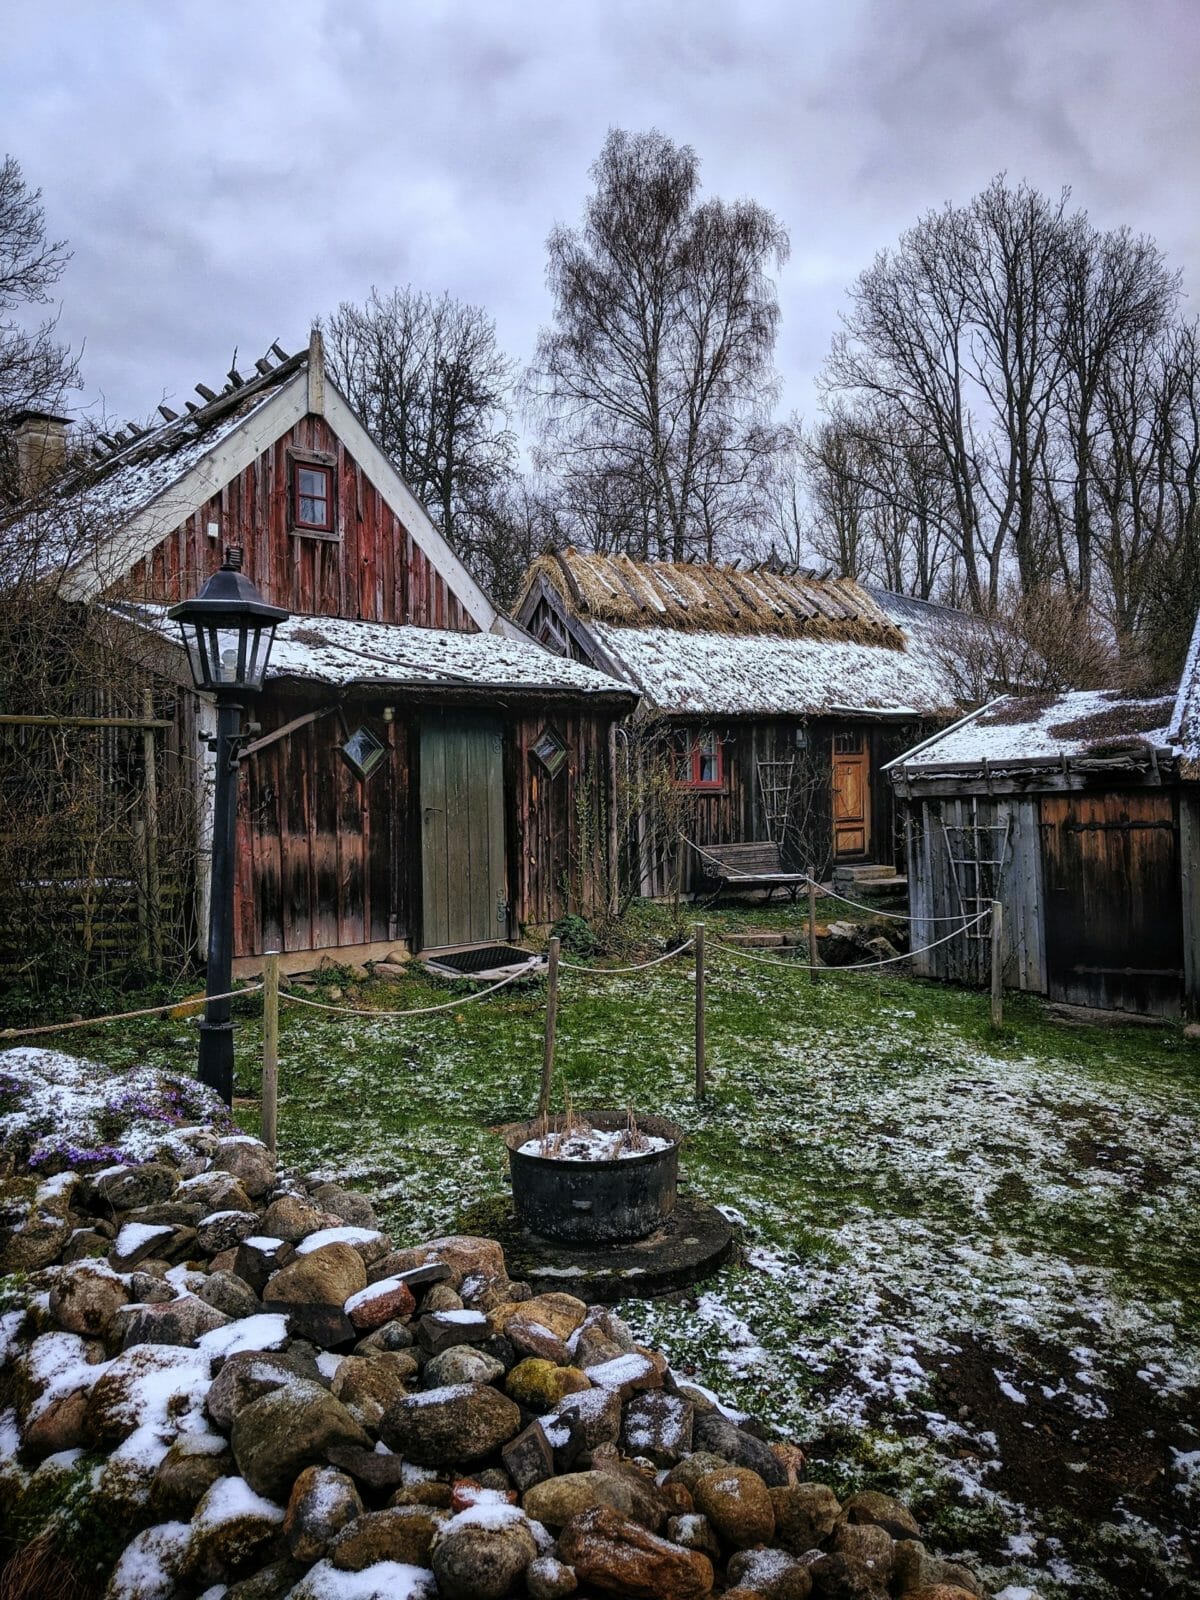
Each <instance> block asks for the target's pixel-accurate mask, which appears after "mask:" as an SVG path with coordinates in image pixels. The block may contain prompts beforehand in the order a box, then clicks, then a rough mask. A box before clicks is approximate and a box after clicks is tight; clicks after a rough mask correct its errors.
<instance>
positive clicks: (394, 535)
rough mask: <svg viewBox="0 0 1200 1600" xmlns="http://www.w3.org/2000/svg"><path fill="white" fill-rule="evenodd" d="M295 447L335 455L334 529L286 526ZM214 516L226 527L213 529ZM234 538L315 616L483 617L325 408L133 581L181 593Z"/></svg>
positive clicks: (170, 533) (453, 624) (459, 625)
mask: <svg viewBox="0 0 1200 1600" xmlns="http://www.w3.org/2000/svg"><path fill="white" fill-rule="evenodd" d="M289 450H294V451H298V452H300V453H301V454H305V453H309V454H312V453H317V454H320V455H323V456H327V457H329V459H330V461H331V462H332V463H333V464H334V466H335V470H336V473H337V496H338V533H339V537H338V538H336V539H331V538H321V537H316V536H313V535H311V534H305V533H298V532H292V531H290V530H289V527H288V492H289V482H290V467H289V454H288V452H289ZM210 523H215V524H216V525H217V526H218V528H219V530H220V532H219V535H218V537H217V538H216V539H210V538H209V537H208V526H209V524H210ZM227 544H240V545H241V546H242V547H243V549H244V550H245V571H246V574H247V576H248V577H250V578H251V579H252V580H253V581H254V582H255V583H256V584H257V585H258V587H259V589H260V590H261V591H262V593H263V595H264V596H265V597H266V599H267V600H269V601H270V602H271V603H272V604H273V605H281V606H286V607H287V608H288V609H289V610H290V611H293V612H296V613H304V614H306V615H313V616H328V617H332V616H339V617H351V618H355V619H358V620H362V621H368V622H412V623H416V624H418V625H419V626H422V627H429V628H449V629H452V630H454V631H456V632H465V633H473V632H475V631H476V629H475V623H474V622H473V621H472V620H471V618H470V617H469V616H468V614H467V612H466V610H465V608H464V607H463V606H462V604H461V603H460V602H459V600H458V599H457V598H456V597H455V596H454V594H453V593H452V592H451V590H450V588H449V586H448V585H447V583H446V581H445V579H444V578H442V576H441V575H440V574H439V573H438V572H437V571H436V570H435V568H434V567H433V565H432V563H431V562H430V561H429V559H428V557H427V556H426V555H425V553H424V551H422V550H421V548H420V546H419V545H418V544H417V543H416V542H415V541H414V539H413V538H412V535H411V533H410V531H409V530H408V529H407V528H405V526H404V524H403V523H402V522H401V520H400V518H399V517H397V516H396V514H395V512H393V511H392V509H391V508H390V507H389V506H388V505H387V504H386V502H385V501H384V499H383V497H382V495H381V494H380V493H379V491H378V489H376V487H375V485H374V484H373V483H372V482H371V481H370V479H369V478H368V477H367V476H366V474H365V473H364V472H363V471H362V469H361V467H360V466H359V464H358V463H357V462H356V461H355V460H354V458H353V457H352V456H351V455H350V453H349V452H348V451H347V450H346V448H345V446H344V445H343V444H342V442H341V441H340V439H338V438H337V436H336V435H335V434H334V433H333V431H332V429H331V428H330V427H329V425H328V423H327V422H326V421H325V419H324V418H323V417H316V416H309V417H305V418H303V419H302V420H301V421H300V422H298V423H297V424H296V426H295V427H294V428H293V429H291V430H290V432H289V433H287V434H286V435H284V437H283V438H281V439H279V440H278V441H277V442H276V443H275V444H273V445H272V446H271V447H270V449H268V450H264V451H263V453H262V454H261V455H260V456H259V457H258V458H257V460H256V461H255V462H254V463H253V464H252V465H251V466H249V467H247V468H246V470H245V471H244V472H242V473H241V474H240V475H239V476H238V477H236V478H235V479H234V480H233V481H232V482H231V483H229V484H227V485H226V487H225V488H223V489H222V490H220V492H219V493H217V494H215V495H213V496H212V498H211V499H210V500H208V501H207V502H206V503H205V504H204V505H203V506H202V507H201V508H200V510H199V511H197V512H196V513H195V514H194V515H192V516H190V517H188V518H187V520H186V521H185V522H182V523H180V524H179V526H178V527H176V528H173V529H169V530H164V533H163V537H162V538H161V539H160V540H159V542H158V544H157V545H156V546H155V547H154V549H153V550H152V551H151V552H150V554H149V556H147V557H146V558H145V559H144V560H142V561H139V562H138V563H137V564H136V565H135V566H134V568H133V570H132V572H131V574H130V577H129V580H128V583H127V584H126V585H125V586H124V587H125V589H126V591H127V592H128V593H129V594H130V595H133V596H136V597H138V598H141V599H146V600H153V601H157V602H160V603H164V602H174V601H176V600H181V599H183V598H184V597H185V596H186V595H189V594H195V593H196V591H197V590H198V589H199V587H200V585H201V584H202V583H203V582H204V580H205V579H206V578H207V577H208V576H209V575H210V573H212V572H213V570H214V569H215V568H216V567H217V566H219V565H220V558H221V553H222V550H223V548H224V546H225V545H227Z"/></svg>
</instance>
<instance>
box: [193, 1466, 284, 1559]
mask: <svg viewBox="0 0 1200 1600" xmlns="http://www.w3.org/2000/svg"><path fill="white" fill-rule="evenodd" d="M282 1522H283V1507H282V1506H279V1505H276V1504H275V1503H274V1502H273V1501H271V1500H266V1499H264V1498H263V1496H262V1495H261V1494H257V1493H255V1491H254V1489H253V1488H251V1486H250V1484H248V1483H247V1482H246V1480H245V1479H244V1478H233V1477H230V1478H218V1479H217V1480H216V1482H215V1483H213V1485H212V1486H211V1488H210V1489H209V1490H208V1492H207V1493H206V1494H205V1496H204V1498H203V1499H202V1500H201V1502H200V1504H199V1505H198V1506H197V1507H196V1510H195V1514H194V1515H193V1517H192V1539H191V1544H190V1545H189V1547H188V1553H187V1557H186V1559H185V1561H184V1563H183V1575H184V1576H185V1577H187V1578H188V1579H190V1580H191V1581H192V1582H193V1583H204V1582H209V1583H216V1582H218V1581H219V1580H221V1579H228V1578H229V1577H230V1576H231V1575H233V1574H236V1573H238V1572H240V1571H242V1570H244V1569H245V1568H246V1567H247V1566H249V1565H251V1564H252V1563H253V1562H254V1560H255V1558H256V1557H259V1556H261V1554H262V1553H263V1552H264V1551H265V1550H266V1548H267V1547H268V1546H269V1545H270V1544H272V1543H273V1541H274V1539H275V1536H276V1534H277V1533H278V1532H279V1528H280V1525H281V1524H282Z"/></svg>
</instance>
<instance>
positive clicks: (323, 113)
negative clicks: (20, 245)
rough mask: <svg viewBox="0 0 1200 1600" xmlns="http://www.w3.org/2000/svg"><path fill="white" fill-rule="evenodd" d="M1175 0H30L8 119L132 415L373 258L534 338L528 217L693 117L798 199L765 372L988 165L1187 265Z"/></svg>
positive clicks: (252, 349) (380, 279) (770, 193)
mask: <svg viewBox="0 0 1200 1600" xmlns="http://www.w3.org/2000/svg"><path fill="white" fill-rule="evenodd" d="M1197 31H1198V30H1196V28H1195V26H1194V10H1193V8H1192V6H1191V5H1190V3H1188V0H1145V3H1143V4H1140V5H1138V6H1136V7H1131V6H1129V5H1127V4H1126V3H1125V0H1005V3H1003V4H1001V3H1000V0H904V3H902V4H898V3H897V0H849V3H848V0H807V3H805V4H800V5H797V4H795V3H785V0H736V3H729V4H716V3H709V4H696V3H695V0H692V3H684V0H660V3H657V4H646V3H645V0H639V3H632V0H607V3H606V0H579V3H574V0H572V3H567V4H564V3H562V0H526V3H524V4H522V3H518V0H457V3H454V4H436V3H432V0H421V3H416V0H414V3H410V4H407V5H397V4H395V3H389V0H343V3H340V4H334V3H326V0H292V3H290V4H289V5H288V6H287V7H282V6H281V7H274V6H270V7H267V6H255V5H253V4H249V3H247V0H236V3H235V0H210V3H208V4H207V5H205V6H204V7H187V8H183V7H180V8H175V7H172V8H164V7H162V6H161V5H159V4H157V3H153V4H152V3H150V0H127V3H125V4H122V5H120V6H106V7H99V6H96V5H94V4H90V3H86V0H74V3H69V4H67V5H66V6H65V7H63V6H60V7H58V8H56V12H55V13H54V14H46V15H44V16H42V15H39V14H38V13H36V12H35V11H34V9H33V8H32V7H24V8H20V10H19V12H18V14H17V15H16V17H15V18H14V19H11V20H10V22H9V24H8V37H7V39H6V46H7V48H6V53H5V58H4V61H3V63H2V64H0V130H2V134H3V145H4V148H6V149H11V150H12V151H13V153H14V154H16V155H17V156H18V158H19V159H20V160H21V161H22V163H23V165H24V167H25V169H26V173H27V176H28V177H29V178H30V179H31V181H33V182H35V183H39V184H41V185H42V186H43V188H44V190H45V201H46V205H47V211H48V214H49V218H50V224H51V227H52V228H53V229H54V230H55V231H56V232H58V233H63V234H67V235H68V236H69V237H70V238H71V240H72V243H73V247H74V250H75V259H74V261H73V262H72V264H71V267H70V268H69V270H68V273H67V275H66V277H65V278H64V280H63V286H62V287H63V295H64V308H63V319H62V327H63V330H64V332H65V333H66V334H67V335H68V336H69V337H70V338H71V339H72V340H73V341H75V342H79V341H80V340H81V339H83V337H84V336H85V335H86V337H87V351H86V356H85V377H86V379H87V383H88V389H89V392H90V393H92V394H95V393H96V392H99V391H103V393H104V396H105V400H106V403H107V404H108V405H109V406H110V407H111V408H112V409H113V410H114V411H116V412H119V413H121V414H130V415H142V414H144V413H145V412H146V410H147V408H148V407H150V406H152V405H153V404H154V402H155V401H156V400H157V399H158V398H159V397H160V395H161V394H162V392H163V390H164V388H165V389H167V390H168V391H171V392H176V393H178V392H186V391H187V390H188V389H190V386H191V384H192V382H193V381H194V380H195V379H196V378H198V377H205V378H207V379H209V380H211V378H212V377H213V376H214V375H219V373H220V371H221V370H222V368H223V366H224V365H226V364H227V363H228V359H229V356H230V354H231V352H232V349H233V346H234V344H235V343H236V344H238V345H239V346H240V347H241V351H242V353H243V355H244V356H245V357H247V358H250V357H252V356H253V355H255V354H257V353H258V352H259V350H260V349H261V348H262V347H263V346H265V344H266V343H267V342H268V341H269V340H270V339H271V338H272V337H278V338H280V339H281V341H282V342H283V343H285V344H287V345H290V346H293V347H294V346H295V345H296V344H297V343H298V342H299V341H300V340H302V339H303V337H304V336H305V333H306V330H307V326H308V322H309V320H310V318H311V317H312V316H313V315H314V314H317V313H320V312H328V311H330V310H332V309H333V308H334V307H335V306H336V304H337V303H338V301H339V300H341V299H343V298H352V299H357V298H360V297H361V296H363V295H365V294H366V293H367V291H368V290H369V288H370V286H371V285H372V284H373V283H374V284H377V285H379V286H380V287H381V288H384V289H386V288H388V287H390V286H391V285H392V284H394V283H403V282H407V281H412V282H415V283H418V284H420V285H421V286H422V287H425V288H428V289H431V290H434V291H438V290H440V289H442V288H446V289H448V290H450V291H451V292H452V293H453V294H456V295H458V296H460V297H461V298H464V299H469V300H472V301H474V302H476V303H478V304H481V305H483V306H485V307H486V308H487V309H488V310H489V311H490V312H491V313H492V315H494V316H495V318H496V320H497V323H498V326H499V329H500V333H501V337H502V339H503V340H504V342H505V345H506V347H507V348H508V349H509V351H510V352H511V354H512V355H513V356H515V357H517V358H518V359H522V360H523V359H526V358H527V357H528V356H529V354H530V353H531V351H532V348H533V343H534V339H535V337H536V332H537V327H538V325H539V323H540V322H541V321H543V320H544V319H545V317H546V316H547V314H548V310H549V306H548V302H547V297H546V291H545V284H544V242H545V238H546V235H547V233H548V232H549V230H550V228H551V227H552V226H553V224H554V223H555V222H571V221H574V220H575V219H576V218H577V217H578V216H579V213H580V210H581V206H582V203H583V199H584V196H585V194H586V192H587V187H588V179H587V169H588V166H589V164H590V162H591V161H592V159H593V158H594V157H595V155H596V153H597V152H598V150H599V147H600V144H601V142H602V140H603V138H604V135H605V132H606V130H607V128H608V127H609V126H610V125H614V124H615V125H619V126H625V127H647V126H650V125H652V124H653V125H656V126H658V127H660V128H662V129H663V130H664V131H665V132H666V133H668V134H669V135H671V136H672V137H673V138H676V139H680V140H686V141H688V142H690V143H692V144H693V145H694V146H695V147H696V149H697V150H698V152H699V153H700V155H701V157H702V160H703V163H704V165H703V173H704V178H705V182H706V185H707V187H708V189H709V191H710V192H714V193H720V194H726V195H736V194H750V195H753V196H755V197H756V198H758V199H760V200H761V201H763V203H765V204H767V205H769V206H771V208H772V209H773V210H775V211H776V212H777V213H778V215H779V216H780V217H781V218H782V220H783V221H784V222H785V223H786V225H787V226H788V228H789V230H790V232H791V235H792V240H793V256H792V260H791V261H790V263H789V264H788V266H787V267H786V268H785V269H784V271H783V273H782V275H781V278H780V294H781V299H782V303H783V309H784V321H783V327H782V331H781V338H780V347H779V361H780V366H781V369H782V371H783V373H784V377H785V404H787V405H789V406H796V407H798V408H800V409H801V410H803V411H805V412H807V413H809V414H811V413H812V412H813V410H814V408H815V400H814V393H813V387H812V380H813V376H814V373H815V372H816V370H817V368H818V367H819V365H820V362H821V359H822V356H823V354H824V352H825V350H826V349H827V347H828V342H829V338H830V336H831V334H832V333H833V331H834V330H835V327H836V321H837V313H838V310H839V307H840V306H841V305H842V304H843V302H844V293H845V289H846V286H847V285H848V284H849V283H850V281H851V280H852V279H853V277H854V275H855V274H856V273H857V272H858V271H859V270H860V269H861V268H862V267H863V266H865V265H866V264H867V262H869V260H870V259H871V257H872V256H873V254H874V253H875V251H876V250H877V249H879V248H880V247H881V246H884V245H886V244H888V243H890V242H892V241H893V240H894V239H895V238H896V236H897V235H898V233H899V232H900V231H901V230H902V229H903V228H904V227H905V226H906V225H907V224H908V223H910V222H911V221H912V220H913V219H914V218H915V217H916V216H917V215H918V214H919V213H920V212H922V211H924V210H926V209H928V208H929V207H931V206H936V205H939V204H941V203H942V202H943V201H944V200H946V199H951V198H953V199H966V198H967V197H968V196H969V195H970V194H971V193H973V192H974V191H975V190H976V189H978V188H979V187H981V186H982V185H983V184H985V183H986V182H987V181H988V179H989V178H990V177H991V176H992V175H993V173H995V172H996V171H998V170H1000V169H1001V168H1004V169H1006V170H1008V171H1009V173H1010V174H1011V175H1012V176H1013V177H1028V178H1029V179H1030V180H1031V181H1033V182H1035V183H1038V184H1040V185H1041V186H1042V187H1044V188H1048V189H1052V190H1057V189H1058V188H1059V187H1060V186H1061V185H1062V184H1063V183H1071V184H1073V185H1074V186H1075V197H1076V200H1077V201H1078V202H1079V203H1081V204H1084V205H1086V206H1087V207H1088V208H1089V209H1090V210H1091V211H1092V213H1093V215H1094V216H1095V218H1096V220H1097V221H1099V222H1101V223H1103V224H1105V225H1113V224H1116V223H1119V222H1129V223H1130V224H1131V225H1133V226H1134V227H1135V228H1137V229H1139V230H1145V231H1149V232H1151V233H1153V234H1154V235H1155V236H1156V237H1157V238H1158V239H1159V242H1160V243H1161V244H1162V245H1163V246H1164V247H1165V248H1166V249H1167V250H1168V251H1169V253H1170V255H1171V258H1172V260H1173V262H1174V263H1175V264H1176V265H1180V266H1183V267H1184V268H1185V269H1186V270H1187V272H1188V273H1189V274H1191V273H1192V271H1193V269H1194V263H1195V259H1196V254H1197V248H1198V246H1200V229H1198V225H1197V222H1196V220H1195V207H1194V204H1193V203H1192V196H1191V193H1190V185H1191V182H1192V180H1193V178H1194V156H1195V150H1196V147H1197V145H1196V136H1197V132H1198V129H1197V118H1198V110H1197V99H1196V96H1195V94H1194V83H1195V81H1196V80H1195V69H1196V50H1197Z"/></svg>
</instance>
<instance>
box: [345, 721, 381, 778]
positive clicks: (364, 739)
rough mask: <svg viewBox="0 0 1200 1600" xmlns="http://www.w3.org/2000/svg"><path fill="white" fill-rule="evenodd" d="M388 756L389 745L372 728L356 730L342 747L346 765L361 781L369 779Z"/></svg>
mask: <svg viewBox="0 0 1200 1600" xmlns="http://www.w3.org/2000/svg"><path fill="white" fill-rule="evenodd" d="M386 754H387V745H385V744H384V743H383V741H382V740H381V739H377V738H376V737H375V735H374V734H373V733H372V732H371V730H370V728H355V730H354V732H353V733H352V734H351V735H350V737H349V738H348V739H347V740H346V742H345V744H344V745H343V746H342V756H343V757H344V759H345V762H346V765H347V766H348V767H349V768H350V770H351V771H352V772H353V773H354V774H355V775H356V776H357V777H358V778H360V779H363V780H365V779H367V778H369V777H370V776H371V774H372V773H373V772H374V771H375V768H376V767H377V766H378V765H379V763H380V762H381V761H382V760H383V758H384V756H385V755H386Z"/></svg>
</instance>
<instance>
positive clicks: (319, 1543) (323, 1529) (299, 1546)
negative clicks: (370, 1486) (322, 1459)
mask: <svg viewBox="0 0 1200 1600" xmlns="http://www.w3.org/2000/svg"><path fill="white" fill-rule="evenodd" d="M362 1509H363V1503H362V1499H361V1498H360V1496H359V1493H358V1490H357V1489H356V1488H355V1485H354V1480H353V1478H351V1477H349V1476H348V1474H346V1473H345V1472H338V1471H337V1470H336V1468H334V1467H325V1466H311V1467H305V1469H304V1471H303V1472H302V1473H301V1474H300V1476H299V1477H298V1478H297V1479H296V1481H295V1483H294V1484H293V1485H292V1492H291V1495H290V1497H289V1499H288V1505H287V1515H286V1517H285V1519H284V1524H283V1536H284V1538H285V1539H286V1540H287V1546H288V1549H289V1550H290V1551H291V1553H292V1555H293V1556H294V1557H295V1558H296V1560H297V1561H319V1560H320V1559H321V1558H322V1556H324V1555H325V1554H327V1552H328V1550H329V1547H330V1545H331V1544H332V1543H333V1541H334V1539H335V1538H336V1537H337V1535H338V1534H339V1533H340V1532H341V1530H342V1529H343V1528H344V1527H345V1526H346V1524H347V1523H348V1522H353V1520H354V1519H355V1517H358V1516H361V1515H362Z"/></svg>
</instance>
